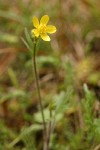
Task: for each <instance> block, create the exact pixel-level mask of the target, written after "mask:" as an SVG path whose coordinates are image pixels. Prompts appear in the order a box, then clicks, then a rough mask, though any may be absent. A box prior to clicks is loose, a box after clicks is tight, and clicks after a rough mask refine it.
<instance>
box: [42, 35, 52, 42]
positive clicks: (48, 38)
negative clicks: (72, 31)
mask: <svg viewBox="0 0 100 150" xmlns="http://www.w3.org/2000/svg"><path fill="white" fill-rule="evenodd" d="M40 36H41V38H42V39H43V40H44V41H50V37H49V36H48V35H47V34H40Z"/></svg>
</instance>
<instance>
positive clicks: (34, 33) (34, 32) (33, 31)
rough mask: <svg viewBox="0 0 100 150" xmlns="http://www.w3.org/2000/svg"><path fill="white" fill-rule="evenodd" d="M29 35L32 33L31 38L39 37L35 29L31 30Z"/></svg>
mask: <svg viewBox="0 0 100 150" xmlns="http://www.w3.org/2000/svg"><path fill="white" fill-rule="evenodd" d="M31 33H32V36H36V37H39V31H38V30H37V29H33V30H32V31H31Z"/></svg>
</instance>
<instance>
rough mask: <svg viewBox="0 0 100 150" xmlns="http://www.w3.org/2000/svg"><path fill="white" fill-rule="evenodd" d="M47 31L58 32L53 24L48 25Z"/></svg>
mask: <svg viewBox="0 0 100 150" xmlns="http://www.w3.org/2000/svg"><path fill="white" fill-rule="evenodd" d="M47 32H48V33H55V32H56V27H55V26H52V25H48V26H47Z"/></svg>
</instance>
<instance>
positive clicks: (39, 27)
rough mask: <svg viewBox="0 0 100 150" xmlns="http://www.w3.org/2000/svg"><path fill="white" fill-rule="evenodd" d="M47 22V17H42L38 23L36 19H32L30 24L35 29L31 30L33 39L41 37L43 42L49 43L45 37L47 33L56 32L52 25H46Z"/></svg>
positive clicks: (47, 37) (48, 39)
mask: <svg viewBox="0 0 100 150" xmlns="http://www.w3.org/2000/svg"><path fill="white" fill-rule="evenodd" d="M48 21H49V16H48V15H44V16H43V17H42V18H41V19H40V22H39V20H38V18H37V17H33V19H32V22H33V26H34V27H35V29H32V31H31V33H32V36H35V37H37V38H38V37H39V36H40V37H41V38H42V39H43V40H44V41H50V37H49V36H48V35H47V33H49V34H52V33H55V32H56V27H55V26H53V25H47V23H48Z"/></svg>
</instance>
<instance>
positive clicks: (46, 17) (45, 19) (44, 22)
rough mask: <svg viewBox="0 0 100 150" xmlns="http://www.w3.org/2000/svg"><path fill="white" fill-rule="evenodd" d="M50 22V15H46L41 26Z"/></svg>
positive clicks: (41, 21)
mask: <svg viewBox="0 0 100 150" xmlns="http://www.w3.org/2000/svg"><path fill="white" fill-rule="evenodd" d="M48 21H49V16H48V15H44V16H43V17H42V18H41V20H40V24H45V25H46V24H47V23H48Z"/></svg>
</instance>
